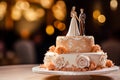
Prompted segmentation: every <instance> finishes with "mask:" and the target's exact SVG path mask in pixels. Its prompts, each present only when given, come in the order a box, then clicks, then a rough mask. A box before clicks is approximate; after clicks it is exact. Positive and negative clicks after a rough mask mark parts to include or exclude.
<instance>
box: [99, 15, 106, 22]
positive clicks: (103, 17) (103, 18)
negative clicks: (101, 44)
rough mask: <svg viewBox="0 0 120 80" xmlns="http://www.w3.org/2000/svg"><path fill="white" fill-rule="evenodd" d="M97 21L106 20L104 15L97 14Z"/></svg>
mask: <svg viewBox="0 0 120 80" xmlns="http://www.w3.org/2000/svg"><path fill="white" fill-rule="evenodd" d="M98 21H99V22H100V23H104V22H105V21H106V17H105V16H104V15H99V16H98Z"/></svg>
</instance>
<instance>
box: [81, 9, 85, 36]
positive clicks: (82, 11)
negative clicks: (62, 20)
mask: <svg viewBox="0 0 120 80" xmlns="http://www.w3.org/2000/svg"><path fill="white" fill-rule="evenodd" d="M80 12H81V13H80V15H79V28H80V35H85V19H86V14H85V13H84V9H80Z"/></svg>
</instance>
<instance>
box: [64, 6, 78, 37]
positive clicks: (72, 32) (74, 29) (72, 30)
mask: <svg viewBox="0 0 120 80" xmlns="http://www.w3.org/2000/svg"><path fill="white" fill-rule="evenodd" d="M71 17H72V19H71V22H70V26H69V30H68V33H67V35H66V36H79V35H80V32H79V29H78V24H77V20H78V17H77V12H76V11H75V6H73V7H72V10H71ZM76 19H77V20H76Z"/></svg>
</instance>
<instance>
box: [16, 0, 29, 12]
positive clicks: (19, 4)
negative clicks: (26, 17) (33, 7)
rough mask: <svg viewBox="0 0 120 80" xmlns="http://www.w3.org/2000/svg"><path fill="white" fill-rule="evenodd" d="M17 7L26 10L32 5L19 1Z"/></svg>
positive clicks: (22, 0)
mask: <svg viewBox="0 0 120 80" xmlns="http://www.w3.org/2000/svg"><path fill="white" fill-rule="evenodd" d="M15 7H16V8H18V9H20V10H26V9H28V8H29V7H30V4H29V3H28V2H27V1H24V0H19V1H17V2H16V5H15Z"/></svg>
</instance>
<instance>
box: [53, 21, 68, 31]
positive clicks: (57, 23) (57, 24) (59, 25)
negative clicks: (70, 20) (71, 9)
mask: <svg viewBox="0 0 120 80" xmlns="http://www.w3.org/2000/svg"><path fill="white" fill-rule="evenodd" d="M54 26H55V27H56V28H57V29H58V30H60V31H63V30H65V29H66V25H65V24H64V23H63V22H60V21H55V22H54Z"/></svg>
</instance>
